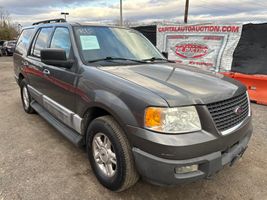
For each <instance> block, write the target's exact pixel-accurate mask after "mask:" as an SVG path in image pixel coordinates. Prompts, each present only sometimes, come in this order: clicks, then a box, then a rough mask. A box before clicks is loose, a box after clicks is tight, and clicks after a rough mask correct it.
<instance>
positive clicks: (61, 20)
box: [32, 18, 67, 26]
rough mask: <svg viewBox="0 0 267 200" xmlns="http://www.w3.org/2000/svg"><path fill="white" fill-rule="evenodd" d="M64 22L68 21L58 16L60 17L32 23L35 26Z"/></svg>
mask: <svg viewBox="0 0 267 200" xmlns="http://www.w3.org/2000/svg"><path fill="white" fill-rule="evenodd" d="M64 22H67V21H66V20H65V19H63V18H58V19H49V20H44V21H39V22H35V23H33V24H32V25H33V26H34V25H38V24H50V23H64Z"/></svg>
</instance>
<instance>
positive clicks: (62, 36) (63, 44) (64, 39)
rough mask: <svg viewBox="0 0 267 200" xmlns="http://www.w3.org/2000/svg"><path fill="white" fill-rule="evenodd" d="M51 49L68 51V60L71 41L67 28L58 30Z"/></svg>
mask: <svg viewBox="0 0 267 200" xmlns="http://www.w3.org/2000/svg"><path fill="white" fill-rule="evenodd" d="M50 48H59V49H64V50H65V51H66V57H67V59H68V58H69V56H70V50H71V41H70V33H69V30H68V29H67V28H63V27H59V28H56V30H55V32H54V35H53V38H52V41H51V45H50Z"/></svg>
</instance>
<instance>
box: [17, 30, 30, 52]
mask: <svg viewBox="0 0 267 200" xmlns="http://www.w3.org/2000/svg"><path fill="white" fill-rule="evenodd" d="M33 31H34V29H25V30H23V31H22V33H21V34H20V37H19V39H18V42H17V47H16V52H17V53H19V54H21V55H25V54H27V50H28V48H29V46H30V39H31V37H32V34H33Z"/></svg>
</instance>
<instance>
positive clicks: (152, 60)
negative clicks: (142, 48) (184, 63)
mask: <svg viewBox="0 0 267 200" xmlns="http://www.w3.org/2000/svg"><path fill="white" fill-rule="evenodd" d="M157 60H159V61H165V62H170V63H175V62H174V61H171V60H168V59H165V58H156V57H152V58H147V59H143V60H142V61H145V62H146V61H151V62H154V61H157Z"/></svg>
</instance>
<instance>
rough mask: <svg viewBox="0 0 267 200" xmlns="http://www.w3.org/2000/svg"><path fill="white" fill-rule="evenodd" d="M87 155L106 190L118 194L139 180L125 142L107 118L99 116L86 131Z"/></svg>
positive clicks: (110, 118) (116, 126)
mask: <svg viewBox="0 0 267 200" xmlns="http://www.w3.org/2000/svg"><path fill="white" fill-rule="evenodd" d="M87 136H88V137H87V142H86V146H87V153H88V157H89V160H90V163H91V167H92V169H93V171H94V173H95V175H96V177H97V179H98V180H99V182H100V183H101V184H102V185H103V186H105V187H106V188H108V189H110V190H112V191H116V192H120V191H123V190H126V189H127V188H129V187H131V186H133V185H134V184H135V183H136V182H137V181H138V179H139V175H138V173H137V171H136V168H135V165H134V160H133V155H132V152H131V148H130V145H129V143H128V140H127V138H126V136H125V134H124V132H123V130H122V129H121V128H120V126H119V124H118V123H117V122H116V121H115V120H114V119H113V118H112V117H111V116H103V117H99V118H97V119H95V120H93V121H92V122H91V124H90V125H89V127H88V130H87Z"/></svg>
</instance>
